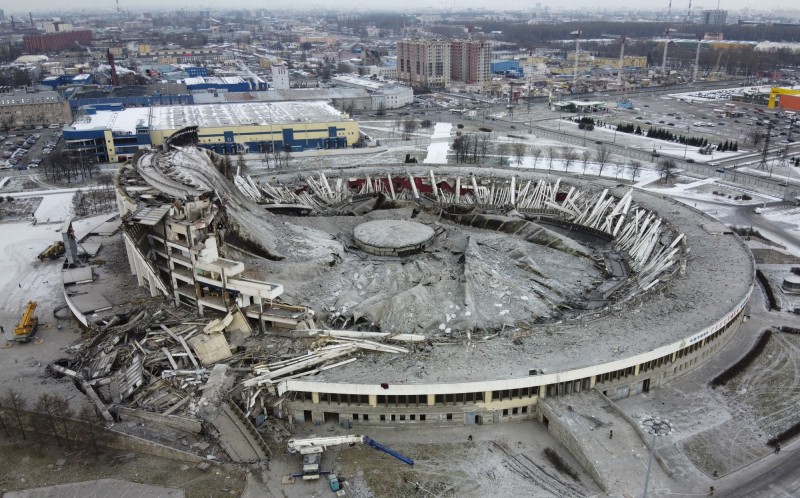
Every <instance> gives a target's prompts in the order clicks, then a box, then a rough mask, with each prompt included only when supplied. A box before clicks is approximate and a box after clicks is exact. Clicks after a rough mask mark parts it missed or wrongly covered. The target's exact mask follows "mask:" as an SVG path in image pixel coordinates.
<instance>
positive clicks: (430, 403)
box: [428, 394, 436, 406]
mask: <svg viewBox="0 0 800 498" xmlns="http://www.w3.org/2000/svg"><path fill="white" fill-rule="evenodd" d="M435 404H436V395H435V394H429V395H428V406H434V405H435Z"/></svg>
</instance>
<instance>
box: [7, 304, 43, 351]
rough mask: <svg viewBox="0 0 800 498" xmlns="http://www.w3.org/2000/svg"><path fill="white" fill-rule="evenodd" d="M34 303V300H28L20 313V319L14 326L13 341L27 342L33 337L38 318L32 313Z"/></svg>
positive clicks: (34, 306)
mask: <svg viewBox="0 0 800 498" xmlns="http://www.w3.org/2000/svg"><path fill="white" fill-rule="evenodd" d="M36 305H37V303H36V301H28V304H27V305H26V306H25V311H24V312H23V313H22V319H21V320H20V321H19V324H18V325H17V326H16V327H14V338H13V339H14V341H16V342H28V341H30V340H31V337H33V334H35V333H36V329H37V328H39V319H38V318H37V317H36V315H34V312H35V311H36Z"/></svg>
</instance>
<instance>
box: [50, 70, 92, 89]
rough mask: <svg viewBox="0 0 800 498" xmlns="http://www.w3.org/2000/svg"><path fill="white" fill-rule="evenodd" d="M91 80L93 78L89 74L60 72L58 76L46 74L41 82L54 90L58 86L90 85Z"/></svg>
mask: <svg viewBox="0 0 800 498" xmlns="http://www.w3.org/2000/svg"><path fill="white" fill-rule="evenodd" d="M93 81H94V78H93V77H92V75H91V74H60V75H58V76H48V77H47V78H44V79H43V80H42V82H41V84H42V85H45V86H49V87H50V88H52V89H53V90H55V89H56V88H58V87H60V86H68V85H90V84H92V82H93Z"/></svg>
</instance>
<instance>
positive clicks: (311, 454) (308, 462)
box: [288, 436, 414, 481]
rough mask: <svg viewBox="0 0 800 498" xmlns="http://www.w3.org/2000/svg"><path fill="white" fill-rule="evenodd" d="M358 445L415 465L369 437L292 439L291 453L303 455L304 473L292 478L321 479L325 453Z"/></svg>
mask: <svg viewBox="0 0 800 498" xmlns="http://www.w3.org/2000/svg"><path fill="white" fill-rule="evenodd" d="M356 443H363V444H366V445H367V446H370V447H372V448H375V449H376V450H379V451H382V452H384V453H386V454H388V455H391V456H393V457H395V458H397V459H398V460H400V461H401V462H404V463H407V464H408V465H414V460H412V459H411V458H409V457H407V456H405V455H403V454H402V453H399V452H397V451H395V450H393V449H391V448H389V447H387V446H384V445H382V444H380V443H378V442H376V441H374V440H373V439H370V438H369V437H368V436H332V437H313V438H308V439H290V440H289V442H288V447H289V453H293V454H294V453H300V454H301V455H303V473H302V474H297V475H293V476H292V477H302V478H303V480H304V481H309V480H316V479H319V476H320V473H321V472H320V469H319V465H320V461H321V460H322V458H321V457H322V452H323V451H325V450H326V449H327V448H328V447H330V446H337V445H340V444H349V445H353V444H356ZM322 473H324V472H322Z"/></svg>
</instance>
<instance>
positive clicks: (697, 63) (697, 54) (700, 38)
mask: <svg viewBox="0 0 800 498" xmlns="http://www.w3.org/2000/svg"><path fill="white" fill-rule="evenodd" d="M689 8H690V9H691V4H690V6H689ZM702 41H703V35H697V52H695V54H694V71H692V83H695V82H696V81H697V71H698V69H699V67H700V43H702Z"/></svg>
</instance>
